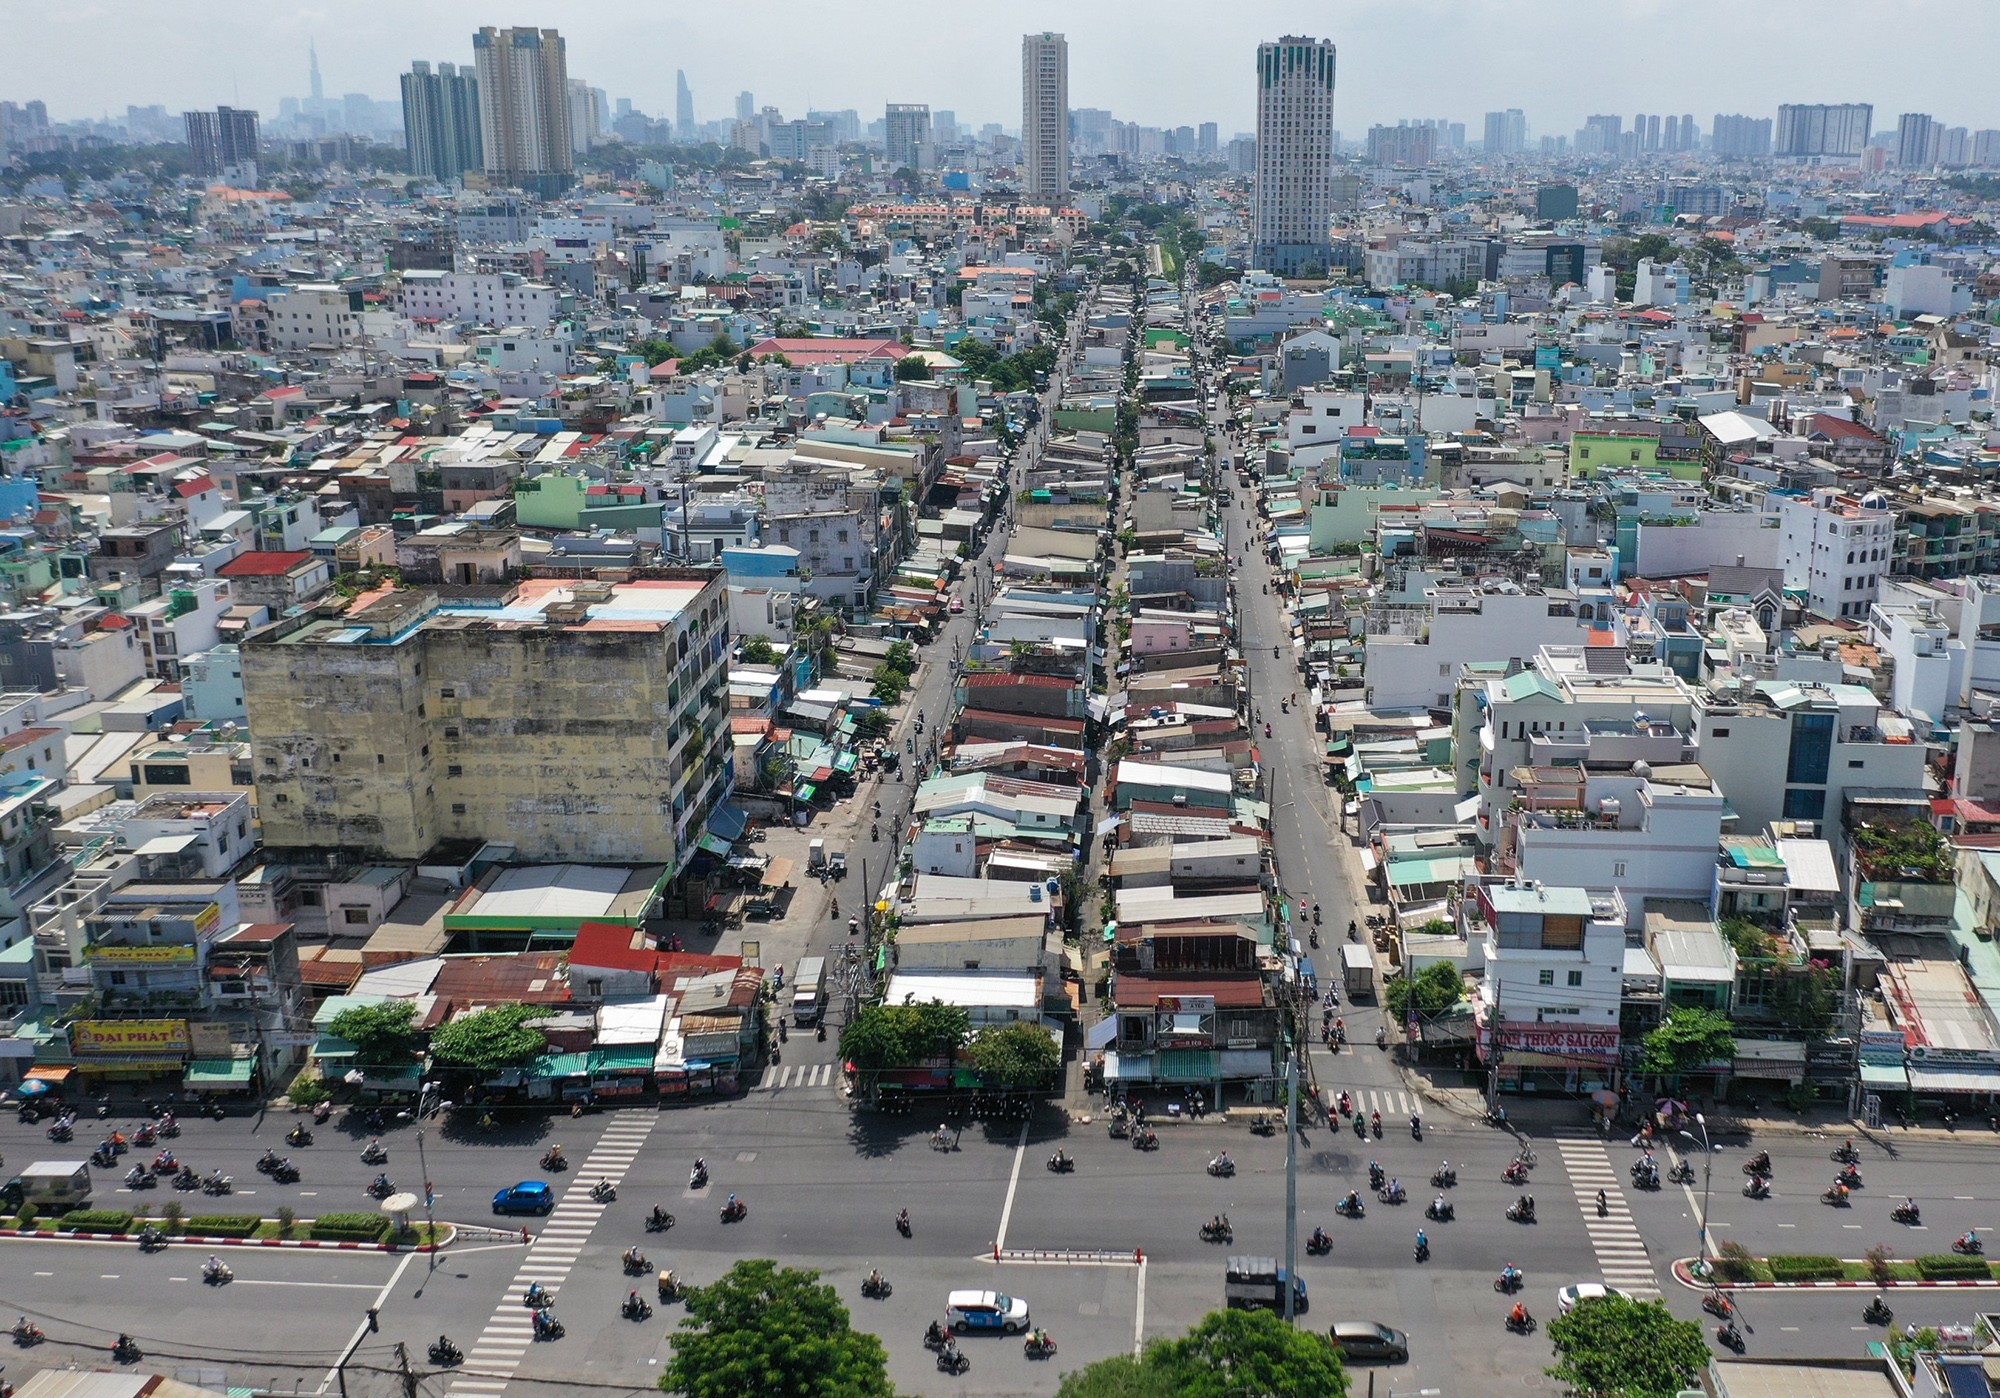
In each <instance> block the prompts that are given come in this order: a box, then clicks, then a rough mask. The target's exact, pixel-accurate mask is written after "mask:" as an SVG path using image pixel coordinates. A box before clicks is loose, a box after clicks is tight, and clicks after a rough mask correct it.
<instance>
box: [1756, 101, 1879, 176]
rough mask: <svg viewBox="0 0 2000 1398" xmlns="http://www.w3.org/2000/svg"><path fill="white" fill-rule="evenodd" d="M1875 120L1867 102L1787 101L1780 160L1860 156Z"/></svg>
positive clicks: (1781, 116) (1781, 118) (1778, 138)
mask: <svg viewBox="0 0 2000 1398" xmlns="http://www.w3.org/2000/svg"><path fill="white" fill-rule="evenodd" d="M1874 121H1875V108H1874V106H1873V105H1872V104H1871V103H1867V102H1843V103H1839V104H1837V105H1830V104H1827V103H1816V104H1787V105H1785V106H1781V107H1779V108H1778V125H1777V130H1776V133H1775V135H1774V138H1773V139H1774V141H1775V147H1774V153H1775V154H1776V155H1777V157H1778V158H1779V159H1780V160H1815V161H1835V162H1845V161H1850V160H1858V159H1859V158H1860V156H1861V152H1862V150H1863V149H1864V148H1865V147H1866V146H1867V144H1868V137H1869V134H1870V129H1871V127H1872V126H1873V124H1874Z"/></svg>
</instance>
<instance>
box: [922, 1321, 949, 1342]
mask: <svg viewBox="0 0 2000 1398" xmlns="http://www.w3.org/2000/svg"><path fill="white" fill-rule="evenodd" d="M944 1339H945V1335H944V1327H943V1326H942V1325H939V1324H938V1323H937V1322H936V1321H935V1320H934V1321H932V1322H931V1323H930V1325H929V1326H928V1327H927V1328H926V1329H925V1330H924V1343H925V1344H927V1345H941V1344H943V1343H944Z"/></svg>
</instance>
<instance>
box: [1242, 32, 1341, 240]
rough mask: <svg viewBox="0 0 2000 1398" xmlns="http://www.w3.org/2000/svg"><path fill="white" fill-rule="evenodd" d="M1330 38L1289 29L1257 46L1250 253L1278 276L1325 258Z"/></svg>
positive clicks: (1330, 151) (1329, 217)
mask: <svg viewBox="0 0 2000 1398" xmlns="http://www.w3.org/2000/svg"><path fill="white" fill-rule="evenodd" d="M1333 70H1334V47H1333V41H1332V40H1331V39H1312V38H1306V37H1302V36H1299V35H1293V34H1288V35H1286V36H1285V37H1283V38H1281V39H1279V40H1278V41H1277V42H1276V43H1267V44H1259V45H1258V46H1257V180H1256V186H1255V193H1254V195H1253V198H1252V201H1251V215H1250V230H1251V231H1250V257H1251V262H1252V264H1253V265H1254V266H1257V267H1261V268H1264V269H1265V270H1267V271H1272V272H1278V273H1281V274H1286V273H1296V272H1297V271H1299V269H1300V268H1302V267H1304V266H1306V265H1307V264H1308V263H1311V264H1313V265H1315V266H1318V267H1321V268H1324V267H1326V265H1327V263H1328V260H1329V259H1330V258H1331V256H1332V252H1333V249H1332V245H1331V243H1330V242H1329V234H1328V230H1329V229H1330V228H1331V227H1332V224H1333V156H1334V139H1335V138H1334V134H1333Z"/></svg>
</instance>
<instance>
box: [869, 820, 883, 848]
mask: <svg viewBox="0 0 2000 1398" xmlns="http://www.w3.org/2000/svg"><path fill="white" fill-rule="evenodd" d="M881 838H882V831H881V828H880V827H879V826H876V825H874V824H872V823H871V824H870V825H869V827H868V842H869V843H870V844H874V843H875V842H877V841H878V840H880V839H881Z"/></svg>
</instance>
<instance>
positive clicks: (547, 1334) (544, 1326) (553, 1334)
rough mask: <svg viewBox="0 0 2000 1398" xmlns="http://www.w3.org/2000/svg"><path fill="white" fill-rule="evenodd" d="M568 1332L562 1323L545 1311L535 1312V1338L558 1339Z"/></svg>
mask: <svg viewBox="0 0 2000 1398" xmlns="http://www.w3.org/2000/svg"><path fill="white" fill-rule="evenodd" d="M567 1333H568V1332H567V1331H566V1330H565V1329H564V1328H563V1323H562V1322H561V1321H559V1320H557V1319H556V1318H555V1317H554V1316H553V1315H551V1314H550V1313H549V1312H547V1311H536V1312H535V1338H536V1339H538V1340H560V1339H561V1338H562V1337H563V1336H564V1335H565V1334H567Z"/></svg>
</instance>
